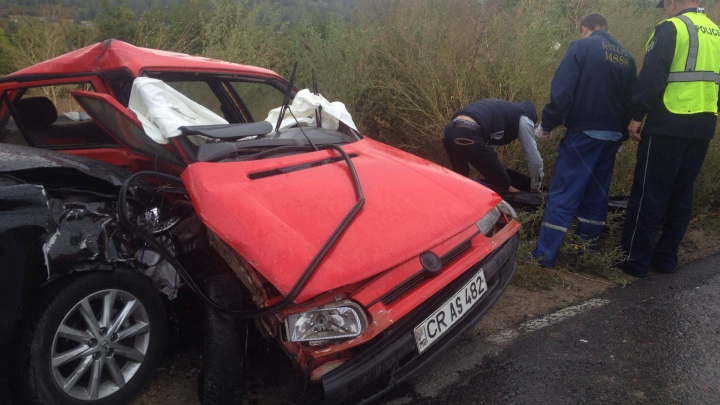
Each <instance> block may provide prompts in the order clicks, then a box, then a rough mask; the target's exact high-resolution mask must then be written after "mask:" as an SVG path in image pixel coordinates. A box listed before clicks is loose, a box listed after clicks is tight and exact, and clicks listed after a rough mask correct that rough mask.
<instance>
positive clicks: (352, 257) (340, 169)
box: [182, 138, 500, 302]
mask: <svg viewBox="0 0 720 405" xmlns="http://www.w3.org/2000/svg"><path fill="white" fill-rule="evenodd" d="M343 149H345V151H346V152H347V153H349V154H356V155H357V156H356V157H353V159H352V160H353V163H354V164H355V167H356V169H357V173H358V176H359V178H360V182H361V185H362V187H363V192H364V194H365V198H366V203H365V206H364V208H363V209H362V211H361V212H360V213H359V215H358V216H357V217H356V218H355V220H354V221H353V222H352V223H351V225H350V226H349V227H348V228H347V230H346V232H345V234H344V235H343V236H342V237H341V238H340V239H339V240H338V242H337V243H336V245H335V247H334V248H333V249H331V250H330V252H329V253H328V255H327V256H326V258H325V260H324V261H323V262H322V263H321V265H320V267H319V268H318V269H317V271H316V272H315V274H314V275H313V276H312V278H311V279H310V280H309V282H308V284H307V285H306V286H305V288H304V289H303V291H302V292H301V293H300V295H299V296H298V297H297V299H296V302H303V301H305V300H307V299H309V298H312V297H314V296H316V295H318V294H320V293H323V292H326V291H329V290H332V289H334V288H337V287H341V286H344V285H349V284H354V283H357V282H359V281H362V280H365V279H367V278H369V277H372V276H374V275H376V274H379V273H381V272H383V271H385V270H388V269H390V268H392V267H394V266H396V265H398V264H400V263H402V262H404V261H407V260H409V259H411V258H413V257H417V256H419V255H420V254H421V253H422V252H424V251H426V250H428V249H430V248H432V247H434V246H436V245H438V244H440V243H441V242H443V241H444V240H447V239H448V238H450V237H452V236H454V235H456V234H457V233H459V232H461V231H462V230H464V229H466V228H467V227H468V226H470V225H472V224H473V223H474V222H476V221H478V220H479V219H480V218H482V217H483V215H485V214H486V213H487V212H488V211H489V210H490V209H491V208H492V207H494V206H495V205H497V204H498V203H499V202H500V197H499V196H498V195H497V194H495V193H493V192H492V191H490V190H489V189H487V188H485V187H482V186H480V185H478V184H477V183H475V182H473V181H471V180H468V179H466V178H464V177H462V176H459V175H456V174H455V173H452V172H450V171H449V170H447V169H445V168H443V167H441V166H438V165H436V164H433V163H430V162H428V161H426V160H423V159H420V158H418V157H416V156H413V155H410V154H408V153H405V152H402V151H400V150H397V149H394V148H391V147H389V146H387V145H384V144H382V143H379V142H375V141H372V140H370V139H368V138H365V139H363V140H361V141H358V142H356V143H353V144H349V145H345V146H343ZM331 156H336V153H335V152H331V151H319V152H312V153H305V154H301V155H294V156H289V157H282V158H276V159H268V160H260V161H251V162H234V163H196V164H192V165H190V166H189V167H188V168H187V169H186V170H185V172H184V173H183V175H182V178H183V181H184V182H185V185H186V186H187V188H188V191H189V194H190V198H191V199H192V202H193V205H194V206H195V209H196V210H197V212H198V213H199V215H200V217H201V218H202V220H203V222H204V223H205V224H206V225H207V226H208V227H209V228H210V229H212V230H213V231H214V232H215V233H216V234H217V235H219V236H220V237H222V238H223V239H224V240H225V241H226V242H227V243H228V244H229V245H230V246H231V247H232V248H233V249H235V250H236V251H237V252H238V253H240V254H241V255H242V256H243V257H244V258H245V259H246V260H248V261H249V262H250V263H251V264H252V265H253V266H254V267H255V269H256V270H257V271H259V272H260V273H261V274H262V275H263V276H264V277H265V278H267V279H268V280H269V281H270V282H271V283H272V284H273V285H274V286H275V287H276V288H277V289H278V290H279V291H280V292H281V293H282V294H283V295H286V294H287V293H288V291H289V290H290V289H291V288H292V287H293V285H295V283H296V282H297V280H298V278H299V277H300V275H301V274H302V272H303V271H304V270H305V268H306V267H307V266H308V264H309V263H310V261H311V260H312V259H313V257H314V256H315V255H316V254H317V252H318V251H319V250H320V248H321V247H322V245H323V244H324V243H325V241H326V240H327V239H328V237H329V236H330V235H331V233H332V232H333V231H334V230H335V228H336V227H337V226H338V225H339V223H340V221H341V220H342V219H343V217H344V216H345V215H346V214H347V212H348V211H349V210H350V208H351V207H352V206H353V204H355V202H356V195H355V192H354V189H353V185H352V181H351V178H350V176H349V171H348V168H347V165H346V164H345V163H344V162H343V161H340V162H337V163H332V164H326V165H323V166H317V167H312V168H307V169H303V170H298V171H293V172H290V173H285V174H279V175H274V176H270V177H264V178H259V179H256V180H250V179H249V178H248V175H249V174H251V173H256V172H261V171H266V170H272V169H276V168H282V167H287V166H291V165H297V164H302V163H307V162H313V161H318V160H322V159H326V158H327V157H331ZM419 268H420V262H419V260H418V269H419Z"/></svg>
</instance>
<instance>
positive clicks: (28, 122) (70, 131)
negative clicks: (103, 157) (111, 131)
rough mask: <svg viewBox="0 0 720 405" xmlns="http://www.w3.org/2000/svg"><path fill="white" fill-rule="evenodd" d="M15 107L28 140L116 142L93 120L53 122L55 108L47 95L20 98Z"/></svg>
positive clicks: (65, 143) (50, 144)
mask: <svg viewBox="0 0 720 405" xmlns="http://www.w3.org/2000/svg"><path fill="white" fill-rule="evenodd" d="M16 108H17V115H18V118H19V119H20V122H21V123H22V125H23V127H24V128H25V132H26V135H27V136H28V138H29V141H30V142H32V144H33V145H35V146H38V147H56V146H70V145H78V146H86V145H89V144H94V145H100V144H107V145H112V144H117V143H116V142H115V141H113V140H112V138H110V137H109V136H108V135H107V134H106V133H105V132H104V131H103V130H102V129H101V128H100V127H99V126H98V125H97V124H96V123H95V122H93V121H92V120H85V121H79V122H75V121H71V122H66V123H56V122H57V120H58V114H57V109H56V108H55V104H53V102H52V101H51V100H50V99H49V98H47V97H42V96H41V97H26V98H22V99H20V101H18V103H17V105H16Z"/></svg>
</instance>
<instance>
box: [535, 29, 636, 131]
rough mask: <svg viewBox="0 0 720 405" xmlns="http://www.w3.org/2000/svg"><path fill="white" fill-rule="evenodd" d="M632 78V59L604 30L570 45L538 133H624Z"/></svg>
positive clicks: (633, 73)
mask: <svg viewBox="0 0 720 405" xmlns="http://www.w3.org/2000/svg"><path fill="white" fill-rule="evenodd" d="M636 78H637V68H636V66H635V58H633V56H632V55H631V54H630V52H629V51H628V50H627V49H626V48H625V47H624V46H622V45H621V44H620V43H619V42H618V41H617V40H615V38H613V37H612V36H610V34H609V33H608V32H607V31H605V30H597V31H595V32H593V33H592V34H591V35H590V36H589V37H587V38H583V39H580V40H577V41H575V42H573V43H572V44H570V48H569V49H568V51H567V53H566V54H565V57H564V58H563V60H562V62H560V66H558V69H557V71H556V72H555V77H554V78H553V81H552V87H551V90H550V103H549V104H548V105H546V106H545V109H544V110H543V113H542V127H543V129H544V130H545V131H551V130H553V129H554V128H556V127H558V126H560V125H561V124H563V123H564V124H565V127H567V130H568V132H579V131H590V130H597V131H615V132H623V133H627V124H628V123H629V122H630V112H629V104H630V96H631V94H632V86H633V85H634V83H635V80H636Z"/></svg>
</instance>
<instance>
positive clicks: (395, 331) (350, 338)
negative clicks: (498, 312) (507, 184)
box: [0, 40, 520, 404]
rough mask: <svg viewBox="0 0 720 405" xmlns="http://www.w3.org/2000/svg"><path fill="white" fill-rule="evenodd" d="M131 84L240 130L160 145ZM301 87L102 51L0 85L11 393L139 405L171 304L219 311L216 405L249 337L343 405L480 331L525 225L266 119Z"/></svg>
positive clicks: (355, 144) (421, 163) (445, 174)
mask: <svg viewBox="0 0 720 405" xmlns="http://www.w3.org/2000/svg"><path fill="white" fill-rule="evenodd" d="M138 77H150V78H155V79H159V80H162V81H163V82H165V83H167V84H168V85H169V86H171V87H172V88H174V89H176V90H178V91H179V92H181V93H182V94H184V95H185V96H187V97H189V98H190V99H192V100H194V101H196V102H198V103H200V104H201V105H203V106H205V107H207V108H208V109H210V110H212V111H214V112H215V113H217V114H218V115H219V116H221V117H224V118H225V120H227V121H228V122H229V124H227V125H219V126H212V127H186V128H183V134H184V135H182V136H178V137H174V138H172V139H171V141H170V142H169V143H168V144H164V145H163V144H160V143H157V142H155V141H153V140H152V139H151V138H150V137H149V136H148V135H147V134H146V133H145V132H144V129H143V125H142V124H141V123H140V121H139V120H138V118H137V117H136V116H135V114H133V112H131V111H130V110H129V109H128V108H127V105H128V101H129V97H130V91H131V88H132V85H133V81H134V80H135V78H138ZM296 91H297V89H296V88H295V87H294V86H292V85H291V83H289V82H288V81H286V80H284V79H283V78H282V77H280V76H279V75H277V74H276V73H274V72H272V71H269V70H265V69H261V68H257V67H251V66H244V65H238V64H233V63H227V62H222V61H217V60H211V59H206V58H201V57H193V56H188V55H183V54H177V53H171V52H164V51H158V50H151V49H144V48H137V47H134V46H132V45H129V44H126V43H123V42H120V41H110V40H109V41H105V42H103V43H98V44H95V45H92V46H89V47H86V48H83V49H80V50H77V51H74V52H71V53H69V54H66V55H63V56H60V57H58V58H55V59H52V60H49V61H46V62H43V63H40V64H37V65H35V66H31V67H29V68H27V69H23V70H21V71H18V72H15V73H13V74H11V75H8V76H5V77H3V78H0V93H1V94H0V97H2V100H1V101H2V109H1V113H2V128H3V131H2V133H0V156H2V159H0V160H4V161H3V162H0V180H2V181H0V241H7V242H2V243H3V244H5V246H3V247H4V248H5V247H7V246H10V243H11V242H12V243H13V244H14V245H13V246H16V245H17V246H16V247H14V248H12V249H10V248H7V249H2V250H0V273H2V274H1V275H2V277H3V280H8V282H7V283H4V286H3V288H4V289H3V295H5V294H4V293H5V292H9V293H8V294H7V295H5V297H4V298H3V299H4V300H5V301H2V302H0V304H2V305H0V311H2V313H1V314H0V318H2V319H4V321H5V326H7V328H6V329H3V330H2V331H0V333H6V332H5V331H6V330H7V331H11V333H12V334H13V336H12V337H11V336H0V338H2V339H3V342H5V341H9V340H10V339H11V338H14V339H12V340H13V342H14V343H13V345H10V344H8V345H2V346H4V347H12V348H13V349H12V350H7V349H5V348H4V347H3V350H4V353H2V357H1V358H2V360H3V361H2V362H0V367H3V368H4V370H1V371H0V380H3V379H4V380H5V381H6V382H7V381H8V380H9V381H17V384H15V383H13V384H12V386H13V387H16V388H17V389H16V390H15V391H14V393H15V395H17V396H18V397H19V398H21V399H23V400H25V401H27V402H30V403H55V404H81V403H82V404H88V403H89V404H93V403H98V404H100V403H102V404H106V403H107V404H119V403H125V402H127V401H128V400H129V399H130V398H131V397H132V396H133V395H135V394H137V392H138V391H139V389H141V387H143V386H144V385H145V384H146V383H147V381H148V380H149V377H150V376H151V374H152V372H153V371H154V369H155V367H157V365H158V362H159V359H160V357H161V356H160V354H161V351H162V346H163V339H164V336H163V335H164V333H165V331H164V323H165V320H164V309H163V307H162V304H161V303H162V301H160V300H159V298H158V297H167V298H174V297H175V296H176V295H177V294H180V295H183V294H191V293H196V294H198V295H199V296H200V297H201V298H202V300H203V302H204V303H205V332H204V333H205V355H204V359H203V360H204V367H205V368H204V370H203V373H202V378H201V386H200V392H201V398H202V400H203V402H204V403H208V404H229V403H239V402H238V401H239V400H241V398H242V390H243V386H242V381H243V378H242V373H243V353H244V349H243V348H244V344H245V342H244V340H243V339H244V334H245V331H246V329H245V328H244V327H243V326H244V325H245V323H246V322H248V321H250V320H251V321H252V323H254V325H255V326H256V327H257V328H258V329H259V330H260V332H261V333H262V334H263V335H264V336H266V337H267V338H270V339H273V340H276V341H277V343H278V344H279V345H280V346H281V347H282V348H283V349H284V351H285V352H286V353H287V354H288V356H289V357H290V359H291V360H292V361H293V362H294V363H295V364H296V366H297V368H298V369H299V370H300V372H302V373H303V374H304V375H305V376H307V378H308V379H309V382H310V386H311V387H314V388H316V389H317V391H318V392H319V394H318V395H317V397H316V398H315V400H316V402H319V403H328V404H330V403H333V404H334V403H340V402H343V401H349V402H353V403H361V402H366V401H371V400H373V399H375V398H377V397H378V396H380V395H382V394H383V393H385V392H387V391H388V390H389V389H391V388H392V387H393V386H395V385H396V384H398V383H400V382H402V381H404V380H406V379H407V378H408V377H409V376H410V375H412V373H413V372H415V371H416V370H418V369H419V368H420V367H421V366H423V365H424V364H426V363H428V362H429V361H431V360H433V359H435V358H437V357H439V356H440V355H441V354H442V352H443V350H445V349H447V348H448V347H449V346H450V345H451V344H452V342H454V341H456V340H457V339H460V338H462V337H463V335H464V334H465V332H467V331H468V330H469V329H471V328H472V327H473V326H474V325H475V324H476V323H477V322H478V321H479V320H480V319H481V318H482V316H483V315H484V314H485V313H486V312H487V311H488V310H489V309H490V307H491V306H492V305H493V304H494V303H495V302H496V301H497V299H498V297H499V296H500V295H501V294H502V293H503V291H504V290H505V288H506V287H507V286H508V284H509V283H510V280H511V278H512V277H513V275H514V273H515V270H516V268H517V263H516V251H517V247H518V239H519V236H518V231H519V229H520V224H519V223H518V222H517V221H516V217H515V213H514V211H513V209H512V208H511V207H510V206H509V205H508V204H507V203H505V202H504V201H502V199H501V198H500V197H499V196H498V195H497V194H495V193H493V192H491V191H490V190H488V189H487V188H484V187H482V186H480V185H478V184H477V183H475V182H474V181H471V180H468V179H466V178H463V177H461V176H458V175H456V174H454V173H452V172H451V171H449V170H447V169H445V168H443V167H441V166H438V165H436V164H434V163H431V162H428V161H426V160H423V159H420V158H418V157H416V156H413V155H411V154H408V153H406V152H403V151H401V150H398V149H395V148H392V147H390V146H387V145H384V144H382V143H379V142H377V141H374V140H372V139H371V138H369V137H367V136H363V135H361V134H360V133H358V132H357V131H355V130H354V129H352V128H351V127H350V126H347V125H344V124H340V126H339V128H337V130H332V129H327V128H316V127H307V126H305V127H303V126H298V127H294V128H288V129H283V130H279V131H276V130H275V129H274V128H273V125H271V124H270V123H267V122H264V121H262V120H263V119H264V118H265V117H266V116H267V114H268V112H269V111H270V109H272V108H275V107H278V106H280V105H282V104H283V98H284V97H285V95H286V94H287V95H288V96H289V98H290V99H292V98H293V97H294V96H295V94H296ZM69 96H72V97H73V98H74V100H76V101H77V103H78V106H79V107H80V108H78V106H76V105H73V102H72V99H70V97H69ZM58 108H60V109H61V110H64V111H69V110H73V111H69V113H62V114H58V111H57V110H58ZM85 113H87V115H88V116H89V117H90V118H88V117H86V116H85ZM198 140H200V141H198ZM7 144H20V145H25V146H26V147H15V146H7ZM28 147H29V148H28ZM33 151H37V155H35V152H33ZM57 152H62V153H57ZM68 155H75V156H68ZM28 156H31V157H30V158H28ZM33 156H34V157H33ZM63 156H66V157H63ZM86 158H90V159H92V160H88V159H86ZM98 161H101V162H98ZM28 162H30V163H28ZM93 162H96V163H93ZM108 163H109V164H111V165H112V166H110V165H108ZM113 167H115V168H114V169H113ZM131 173H135V174H131ZM3 181H5V183H3ZM8 182H9V183H8ZM67 182H70V183H72V184H70V183H67ZM59 183H62V184H60V185H58V184H59ZM68 184H70V185H68ZM28 185H32V186H33V187H35V188H34V189H30V191H28V192H29V193H30V194H32V195H33V196H34V197H33V198H34V199H35V200H32V201H36V202H37V201H40V202H37V203H36V204H34V205H32V204H30V205H27V204H26V206H27V207H29V206H32V207H35V208H36V210H37V212H43V213H45V211H47V210H48V209H49V210H50V214H47V213H45V214H43V215H46V214H47V215H48V216H49V218H54V219H55V220H54V221H49V222H54V223H55V225H54V227H53V226H50V225H47V226H46V227H45V228H44V229H43V227H42V226H39V225H38V223H44V222H43V221H44V220H43V221H39V222H38V221H36V222H38V223H34V225H33V226H34V228H33V229H35V232H34V233H30V234H29V235H28V234H27V233H26V232H24V231H23V230H24V229H26V228H27V227H28V226H29V225H28V224H29V222H28V221H29V220H27V221H26V220H24V219H23V220H20V221H15V222H13V221H10V220H9V219H8V218H20V216H19V214H17V215H16V214H14V213H15V212H19V211H16V210H18V209H19V208H17V207H20V206H21V204H20V205H18V204H16V203H13V201H16V198H17V193H15V191H16V190H17V189H18V187H20V186H25V187H26V186H28ZM26 188H27V187H26ZM38 188H40V189H43V190H44V193H43V194H40V193H39V192H34V194H33V193H32V190H37V189H38ZM13 190H15V191H13ZM26 191H27V190H26ZM13 193H15V194H13ZM43 198H45V199H46V200H47V204H43V203H42V201H43ZM93 204H95V205H93ZM98 204H99V205H98ZM46 206H47V207H46ZM8 207H9V208H8ZM48 207H49V208H48ZM3 211H5V214H7V215H5V216H3ZM28 217H30V216H28ZM22 218H25V217H22ZM43 218H44V217H43ZM79 218H81V219H83V221H84V222H81V221H79ZM17 222H19V224H18V223H17ZM63 227H64V228H63ZM21 231H22V232H21ZM68 235H69V236H68ZM73 235H81V236H78V237H77V238H75V239H73ZM87 235H91V236H92V237H87V238H86V236H87ZM63 238H64V239H63ZM66 239H67V240H66ZM61 241H64V242H62V243H64V245H62V246H61V248H62V249H61V252H60V253H57V254H55V253H54V250H56V249H60V248H59V247H58V246H59V244H60V243H61ZM168 275H170V276H168ZM10 280H12V283H11V282H10ZM28 280H31V281H32V282H28ZM150 280H152V283H151V282H150ZM13 283H14V284H13ZM182 285H185V286H187V288H182V287H181V286H182ZM188 289H189V290H192V292H191V291H189V290H188ZM10 292H11V293H10ZM9 308H15V310H9ZM6 312H7V313H6ZM6 365H7V366H6ZM1 391H2V389H1V388H0V394H1ZM0 399H2V398H1V397H0Z"/></svg>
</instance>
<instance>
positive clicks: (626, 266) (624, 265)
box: [615, 261, 648, 278]
mask: <svg viewBox="0 0 720 405" xmlns="http://www.w3.org/2000/svg"><path fill="white" fill-rule="evenodd" d="M615 268H617V269H620V270H622V271H623V273H625V274H629V275H631V276H633V277H637V278H645V277H647V276H648V272H647V270H646V271H645V272H641V271H639V270H637V269H635V268H633V266H632V265H631V264H630V262H627V261H624V262H620V263H618V264H616V265H615Z"/></svg>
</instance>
